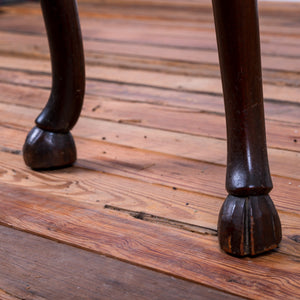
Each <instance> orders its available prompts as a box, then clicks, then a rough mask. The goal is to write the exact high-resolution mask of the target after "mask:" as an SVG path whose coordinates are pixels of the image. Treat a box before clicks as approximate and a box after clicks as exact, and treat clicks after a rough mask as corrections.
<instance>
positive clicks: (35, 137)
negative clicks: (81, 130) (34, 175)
mask: <svg viewBox="0 0 300 300" xmlns="http://www.w3.org/2000/svg"><path fill="white" fill-rule="evenodd" d="M23 157H24V161H25V163H26V165H27V166H29V167H31V168H32V169H49V168H58V167H65V166H69V165H71V164H73V163H74V162H75V161H76V147H75V143H74V140H73V137H72V135H71V133H70V132H68V133H56V132H50V131H45V130H43V129H40V128H38V127H34V128H33V129H32V130H31V131H30V132H29V134H28V136H27V138H26V141H25V144H24V147H23Z"/></svg>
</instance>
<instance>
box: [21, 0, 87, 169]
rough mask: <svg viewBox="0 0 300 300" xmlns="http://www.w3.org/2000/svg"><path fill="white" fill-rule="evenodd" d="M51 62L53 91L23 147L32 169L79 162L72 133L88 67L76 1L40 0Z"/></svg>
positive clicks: (80, 104)
mask: <svg viewBox="0 0 300 300" xmlns="http://www.w3.org/2000/svg"><path fill="white" fill-rule="evenodd" d="M41 6H42V11H43V16H44V21H45V25H46V29H47V35H48V40H49V47H50V54H51V63H52V90H51V94H50V98H49V100H48V103H47V105H46V107H45V108H44V110H43V111H42V113H41V114H40V115H39V116H38V118H37V119H36V127H34V128H33V129H32V130H31V132H30V133H29V134H28V136H27V139H26V141H25V144H24V147H23V153H24V160H25V163H26V164H27V165H28V166H30V167H31V168H33V169H46V168H54V167H62V166H66V165H70V164H72V163H73V162H74V161H75V160H76V147H75V143H74V140H73V137H72V135H71V133H70V130H71V129H72V128H73V126H74V125H75V123H76V122H77V120H78V118H79V115H80V112H81V108H82V104H83V96H84V90H85V66H84V54H83V45H82V38H81V30H80V24H79V18H78V12H77V4H76V0H41Z"/></svg>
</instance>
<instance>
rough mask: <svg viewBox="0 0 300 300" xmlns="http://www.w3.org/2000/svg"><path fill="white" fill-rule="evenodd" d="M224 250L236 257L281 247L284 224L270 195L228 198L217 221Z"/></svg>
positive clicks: (230, 196)
mask: <svg viewBox="0 0 300 300" xmlns="http://www.w3.org/2000/svg"><path fill="white" fill-rule="evenodd" d="M218 236H219V242H220V246H221V248H222V249H223V250H224V251H225V252H227V253H229V254H232V255H235V256H254V255H257V254H260V253H263V252H266V251H269V250H272V249H274V248H276V247H278V245H279V243H280V241H281V237H282V235H281V224H280V220H279V216H278V214H277V211H276V209H275V206H274V204H273V201H272V199H271V198H270V197H269V195H260V196H249V197H236V196H233V195H229V196H228V197H227V198H226V200H225V201H224V204H223V206H222V208H221V211H220V215H219V222H218Z"/></svg>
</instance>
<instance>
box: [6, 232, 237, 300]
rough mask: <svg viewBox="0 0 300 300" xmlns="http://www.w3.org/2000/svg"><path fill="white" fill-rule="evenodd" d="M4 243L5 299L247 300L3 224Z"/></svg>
mask: <svg viewBox="0 0 300 300" xmlns="http://www.w3.org/2000/svg"><path fill="white" fill-rule="evenodd" d="M0 241H1V243H0V261H1V277H0V285H1V287H2V288H4V289H5V290H2V293H1V290H0V297H1V299H3V300H5V299H8V300H9V299H79V300H81V299H130V300H131V299H180V300H181V299H195V300H196V299H197V300H198V299H208V298H209V299H241V298H239V297H235V296H233V295H230V294H225V293H222V292H219V291H217V290H215V289H212V288H208V287H205V286H202V285H199V284H196V283H192V282H188V281H184V280H181V279H178V278H175V277H172V276H169V275H166V274H162V273H158V272H155V271H151V270H148V269H144V268H141V267H138V266H134V265H131V264H128V263H125V262H122V261H118V260H115V259H112V258H108V257H105V256H103V255H98V254H95V253H92V252H88V251H84V250H82V249H77V248H74V247H71V246H68V245H64V244H61V243H56V242H55V241H50V240H48V239H45V238H41V237H37V236H34V235H31V234H28V233H25V232H20V231H16V230H14V229H11V228H7V227H3V226H0ZM87 266H88V268H87ZM12 283H13V284H12ZM14 296H15V297H14Z"/></svg>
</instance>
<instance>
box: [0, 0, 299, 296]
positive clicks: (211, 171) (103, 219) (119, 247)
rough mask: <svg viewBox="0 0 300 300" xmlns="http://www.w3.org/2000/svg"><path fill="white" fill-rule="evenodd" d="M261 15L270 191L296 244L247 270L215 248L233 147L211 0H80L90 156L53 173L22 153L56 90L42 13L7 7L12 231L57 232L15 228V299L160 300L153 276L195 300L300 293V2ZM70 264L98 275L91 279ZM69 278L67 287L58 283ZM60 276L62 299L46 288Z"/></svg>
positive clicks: (6, 173)
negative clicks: (28, 162)
mask: <svg viewBox="0 0 300 300" xmlns="http://www.w3.org/2000/svg"><path fill="white" fill-rule="evenodd" d="M259 6H260V15H261V20H260V21H261V33H262V34H261V41H262V53H263V64H264V70H263V77H264V83H265V110H266V119H267V133H268V146H269V156H270V161H271V172H272V179H273V182H274V191H273V192H272V194H271V197H272V199H273V200H274V203H275V205H276V207H277V209H278V211H279V214H280V217H281V221H282V227H283V242H282V243H281V245H280V248H279V249H277V250H276V251H273V252H271V253H269V254H268V255H265V256H259V257H256V258H253V259H250V258H246V259H242V260H240V259H236V258H233V257H230V256H227V255H225V254H224V253H222V252H221V251H220V250H219V248H218V243H217V238H216V223H217V216H218V211H219V209H220V206H221V205H222V202H223V199H224V198H225V197H226V191H225V188H224V179H225V164H226V145H225V142H226V137H225V123H224V107H223V100H222V93H221V82H220V72H219V66H218V60H217V55H216V54H217V52H216V42H215V33H214V26H213V23H212V22H213V19H212V12H211V3H210V1H208V0H199V1H193V0H176V1H172V0H155V1H149V0H141V1H136V0H122V1H120V0H112V1H109V2H107V1H104V0H101V1H98V0H97V1H96V0H80V1H79V9H80V16H81V22H82V28H83V34H84V38H85V40H84V42H85V50H86V61H87V76H88V81H87V94H86V101H85V106H84V111H83V116H82V118H81V120H80V122H79V124H78V126H76V128H75V130H74V134H75V139H76V143H77V148H78V157H79V159H78V161H77V163H76V164H75V165H74V166H73V167H72V168H69V169H61V170H56V171H54V170H52V171H48V172H34V171H32V170H30V169H29V168H27V167H25V165H24V163H23V160H22V156H21V155H22V145H23V142H24V139H25V136H26V134H27V132H28V130H29V129H30V128H31V127H32V126H33V124H34V119H35V117H36V116H37V115H38V113H39V112H40V109H41V108H42V107H43V105H44V104H45V103H46V101H47V99H48V96H49V89H50V85H51V74H50V71H51V68H50V62H49V59H48V45H47V41H46V36H45V31H44V25H43V23H42V19H41V12H40V8H39V5H38V4H37V3H26V4H22V5H17V6H9V7H1V18H0V37H1V42H0V89H1V95H0V113H1V121H0V133H1V134H0V222H1V224H3V225H5V226H13V227H15V228H18V229H21V230H23V231H28V232H31V233H34V234H35V235H40V236H43V237H44V238H46V239H43V238H41V237H36V236H32V235H28V234H26V233H24V232H18V231H17V232H16V231H15V230H13V231H10V230H11V229H7V228H4V229H5V230H6V231H5V232H6V238H5V239H6V240H7V241H10V244H7V243H6V244H5V243H1V245H0V249H6V250H5V251H8V252H9V254H7V255H6V256H3V255H2V256H1V257H2V258H3V257H5V258H6V260H5V261H4V262H5V264H2V265H3V266H4V265H5V266H6V267H7V268H6V269H5V272H6V273H5V274H6V275H5V276H2V274H3V272H4V271H2V269H1V272H0V282H2V283H4V282H6V283H5V286H4V285H2V286H1V285H0V298H1V299H2V298H3V299H18V298H26V297H27V298H28V299H31V298H30V297H32V299H38V297H43V298H49V297H50V296H49V295H54V293H56V292H57V294H56V295H58V296H55V297H54V298H61V297H60V296H61V295H63V293H65V295H67V296H66V298H70V297H71V298H72V296H74V295H76V294H77V290H76V286H78V285H79V286H80V287H81V288H82V290H83V291H84V292H85V295H89V296H91V297H89V298H91V299H93V297H94V295H96V296H95V298H96V299H99V293H98V290H99V287H101V289H102V288H103V289H102V290H103V293H104V294H105V293H113V292H114V294H113V295H115V297H116V298H119V299H126V298H124V297H125V296H128V299H134V297H135V296H137V297H138V298H142V297H143V296H145V299H149V298H150V299H151V298H153V297H155V296H154V295H153V293H154V292H153V291H154V289H151V288H149V286H148V287H146V284H147V282H148V283H149V284H150V283H151V284H152V285H151V286H153V285H154V284H155V285H156V286H161V287H162V288H161V289H160V292H161V293H162V295H167V293H168V292H169V293H173V294H176V296H178V298H181V299H183V298H184V296H182V297H180V295H182V294H180V293H187V294H186V295H190V296H189V299H193V295H195V298H197V295H199V294H200V295H202V292H201V291H202V289H203V288H204V289H205V291H209V295H208V296H207V297H206V294H205V292H203V293H204V294H203V295H205V297H204V298H210V296H211V297H213V296H212V295H214V296H216V297H217V296H220V295H222V296H224V298H228V297H231V296H229V295H228V294H222V293H224V292H229V293H234V294H236V295H239V296H243V297H247V298H251V299H282V298H286V299H295V298H298V297H300V295H299V290H300V289H299V277H300V274H299V257H300V248H299V230H300V228H299V224H300V222H299V215H300V213H299V204H298V198H299V197H298V195H299V188H300V173H299V170H300V161H299V140H300V136H299V134H300V133H299V132H300V128H299V115H300V106H299V87H300V85H299V80H300V75H299V58H300V56H299V47H300V34H299V30H298V28H299V11H300V5H299V4H290V5H287V4H286V3H260V5H259ZM0 229H3V227H0ZM8 231H10V234H9V233H8ZM25 236H26V239H25ZM22 237H23V238H22ZM51 240H55V241H60V242H61V243H63V244H58V243H56V242H54V241H51ZM16 244H17V245H20V247H14V245H16ZM66 244H70V245H72V246H74V247H76V248H77V249H75V248H73V247H70V246H67V245H66ZM26 245H27V246H26ZM33 245H36V247H33ZM5 247H6V248H5ZM9 247H10V248H9ZM40 247H41V248H40ZM78 248H81V249H78ZM8 249H13V250H12V251H9V250H8ZM22 249H23V250H26V251H27V253H28V255H25V254H24V253H23V254H22ZM51 249H52V250H51ZM47 250H48V251H49V252H47ZM58 250H60V251H58ZM8 252H5V253H8ZM0 253H2V252H1V251H0ZM18 253H19V254H18ZM64 253H65V256H64V255H63V254H64ZM59 255H61V256H59ZM102 255H104V256H102ZM58 257H60V258H61V259H59V260H58V263H59V262H62V265H59V264H58V263H57V262H56V260H55V258H58ZM70 257H73V259H71V258H70ZM108 257H110V258H108ZM76 258H78V259H76ZM80 258H82V259H83V260H81V261H80ZM64 259H65V260H64ZM36 260H38V261H39V263H38V264H36V265H33V264H31V263H30V262H32V261H36ZM66 261H67V262H68V263H71V262H72V268H74V269H73V270H75V269H76V270H79V269H84V267H82V266H83V264H84V266H86V268H87V269H89V270H91V272H86V273H88V274H86V276H80V274H81V273H80V272H78V274H77V273H76V272H72V271H71V269H68V268H66V267H64V266H65V263H66ZM96 261H97V262H98V263H99V264H100V261H101V266H100V265H97V263H96ZM133 265H134V266H133ZM97 266H98V267H97ZM120 266H121V267H120ZM70 267H71V264H70ZM11 268H13V269H11ZM111 268H113V269H111ZM121 269H122V270H127V271H126V272H125V271H124V272H121V271H120V270H121ZM149 269H151V270H152V271H150V270H149ZM99 270H101V272H100V271H99ZM102 270H103V271H102ZM116 270H117V271H116ZM13 271H18V272H13ZM27 271H37V272H40V273H39V274H42V275H43V276H42V277H41V278H35V277H34V276H26V275H27ZM111 271H116V272H113V275H112V273H110V272H111ZM55 272H56V273H57V274H58V275H57V276H61V277H54V276H52V278H50V279H49V280H46V278H47V276H49V275H50V274H54V273H55ZM99 272H100V273H99ZM66 273H67V274H71V273H72V275H73V279H72V277H70V276H64V274H66ZM124 273H125V274H130V276H127V277H126V276H123V274H124ZM32 274H34V272H32ZM44 275H45V277H44ZM89 276H90V277H89ZM93 276H96V277H97V278H96V279H95V277H93ZM136 276H137V277H136ZM50 277H51V276H50ZM66 277H67V278H70V280H68V279H66ZM59 278H63V279H64V280H59ZM88 278H90V279H91V280H88ZM116 278H117V280H115V279H116ZM160 279H161V282H160ZM181 279H184V281H182V280H181ZM76 280H78V282H79V283H78V284H75V282H76ZM97 280H98V281H97ZM122 280H123V281H122ZM130 280H131V281H130ZM153 280H154V281H153ZM59 281H60V283H61V284H62V286H61V289H60V290H55V289H51V290H50V288H49V286H48V287H47V283H51V284H58V282H59ZM26 282H29V283H30V288H29V289H28V290H27V289H26V287H27V286H26ZM133 282H136V286H135V288H134V283H133ZM137 282H140V283H141V284H140V283H139V284H137ZM172 282H173V285H172ZM192 282H194V283H192ZM94 283H97V284H95V285H93V284H94ZM127 283H128V284H129V285H127ZM164 283H165V284H166V285H167V287H169V289H167V288H164V286H163V285H164ZM68 284H71V288H70V289H69V288H63V287H66V286H67V285H68ZM129 286H130V287H129ZM204 286H205V287H204ZM72 287H73V288H72ZM93 287H95V289H93ZM143 287H144V289H145V293H144V294H141V291H142V289H143ZM1 288H2V290H1ZM112 290H113V291H112ZM200 290H201V291H200ZM30 291H32V292H35V294H34V293H32V294H30ZM124 291H125V292H124ZM220 291H221V293H220ZM118 293H119V294H118ZM188 293H190V294H188ZM30 295H31V296H30ZM70 295H71V296H70ZM107 295H108V294H107ZM48 296H49V297H48ZM69 296H70V297H69ZM105 296H106V294H105ZM119 296H120V297H119ZM74 297H75V296H74ZM97 297H98V298H97ZM27 298H26V299H27ZM50 298H51V297H50ZM106 298H107V297H106ZM161 298H170V297H167V296H162V297H161ZM221 298H222V297H221Z"/></svg>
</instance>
